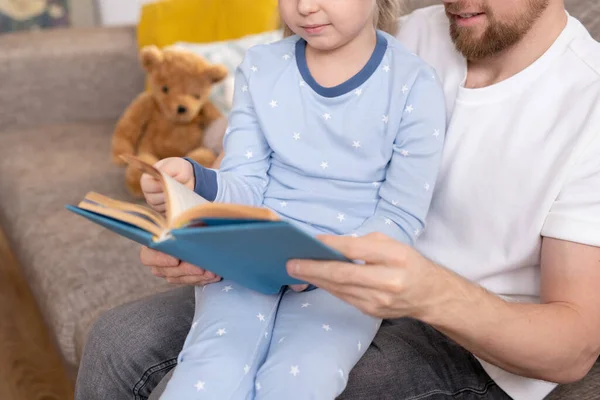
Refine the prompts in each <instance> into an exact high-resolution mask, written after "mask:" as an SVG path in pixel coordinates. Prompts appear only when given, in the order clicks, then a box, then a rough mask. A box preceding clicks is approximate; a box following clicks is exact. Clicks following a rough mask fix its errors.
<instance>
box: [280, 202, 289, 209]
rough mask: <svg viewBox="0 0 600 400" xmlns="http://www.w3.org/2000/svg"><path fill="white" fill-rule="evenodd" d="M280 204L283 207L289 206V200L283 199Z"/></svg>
mask: <svg viewBox="0 0 600 400" xmlns="http://www.w3.org/2000/svg"><path fill="white" fill-rule="evenodd" d="M279 205H280V206H281V207H283V208H286V207H287V201H282V202H281V203H279Z"/></svg>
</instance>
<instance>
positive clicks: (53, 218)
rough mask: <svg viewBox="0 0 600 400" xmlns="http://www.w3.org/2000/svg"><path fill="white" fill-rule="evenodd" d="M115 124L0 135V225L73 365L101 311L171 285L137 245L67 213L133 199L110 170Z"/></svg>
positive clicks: (118, 173) (116, 173) (112, 168)
mask: <svg viewBox="0 0 600 400" xmlns="http://www.w3.org/2000/svg"><path fill="white" fill-rule="evenodd" d="M113 127H114V122H106V123H94V124H92V123H87V124H76V123H73V124H64V125H54V126H44V127H41V128H37V129H28V130H23V129H21V130H12V131H6V132H0V140H1V142H0V143H1V146H0V176H2V179H0V193H1V194H2V200H1V201H0V225H1V226H2V227H3V228H4V229H5V231H6V232H7V235H8V239H9V242H10V244H11V246H12V248H13V250H14V251H15V254H16V257H17V258H18V259H19V261H20V264H21V266H22V268H23V270H24V273H25V275H26V277H27V279H28V281H29V283H30V285H31V288H32V290H33V292H34V294H35V296H36V298H37V300H38V302H39V305H40V307H41V309H42V314H43V315H44V317H45V319H46V321H47V323H48V324H49V325H50V327H51V329H52V331H53V332H55V334H56V337H57V340H58V343H59V345H60V348H61V350H62V352H63V354H64V356H65V358H66V361H67V362H68V363H69V364H70V366H71V367H74V366H75V365H76V364H77V363H78V360H79V354H80V352H79V351H80V349H81V348H82V344H83V338H84V337H86V336H87V331H88V329H89V326H90V323H91V322H92V321H93V320H94V319H95V318H96V317H97V316H98V314H99V313H101V312H103V311H104V310H107V309H109V308H112V307H114V306H116V305H119V304H122V303H124V302H127V301H129V300H134V299H137V298H140V297H142V296H144V295H147V294H151V293H156V292H157V291H161V290H164V289H167V288H169V287H170V286H169V285H168V284H167V283H166V282H165V281H164V280H162V279H158V278H155V277H153V276H152V275H151V273H150V271H148V269H147V268H146V267H144V266H142V265H141V263H140V261H139V258H138V256H139V246H138V245H137V244H136V243H134V242H131V241H128V240H126V239H124V238H122V237H120V236H117V235H116V234H113V233H111V232H110V231H108V230H106V229H103V228H101V227H99V226H97V225H95V224H92V223H90V222H89V221H87V220H84V219H83V218H81V217H79V216H76V215H74V214H72V213H70V212H68V211H67V210H66V209H65V205H66V204H67V203H70V204H77V203H78V202H79V201H80V200H81V198H82V197H83V196H84V195H85V193H86V192H87V191H90V190H94V191H98V192H100V193H103V194H106V195H109V196H115V197H117V198H120V199H124V200H132V199H131V198H130V197H129V196H128V194H127V192H126V191H125V189H124V184H123V170H122V169H120V168H119V167H116V166H113V165H111V164H110V157H109V154H110V151H109V149H110V138H111V136H110V135H111V133H112V130H113Z"/></svg>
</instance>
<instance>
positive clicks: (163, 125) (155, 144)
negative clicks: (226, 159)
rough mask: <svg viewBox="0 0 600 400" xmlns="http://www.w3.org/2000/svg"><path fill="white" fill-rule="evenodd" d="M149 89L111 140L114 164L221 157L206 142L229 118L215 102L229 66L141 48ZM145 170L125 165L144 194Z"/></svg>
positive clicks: (131, 183) (209, 161) (136, 191)
mask: <svg viewBox="0 0 600 400" xmlns="http://www.w3.org/2000/svg"><path fill="white" fill-rule="evenodd" d="M139 58H140V62H141V65H142V67H143V69H144V70H145V71H146V74H147V78H148V84H149V88H148V90H147V91H145V92H144V93H141V94H140V95H138V96H137V97H136V98H135V99H134V100H133V102H132V103H131V104H130V105H129V106H128V107H127V108H126V109H125V111H124V112H123V115H122V116H121V118H120V119H119V121H118V122H117V125H116V127H115V131H114V133H113V136H112V142H111V147H112V148H111V153H112V154H111V155H112V161H113V163H115V164H117V165H120V166H126V164H125V162H124V161H123V159H122V158H121V157H120V156H121V155H135V156H137V157H139V158H141V159H142V160H144V161H146V162H148V163H150V164H154V163H156V162H157V161H158V160H160V159H163V158H167V157H189V158H190V159H193V160H194V161H196V162H198V163H200V164H201V165H203V166H205V167H212V166H213V163H214V162H215V160H216V158H217V154H216V152H215V151H214V150H212V149H210V148H209V147H207V146H206V145H205V143H204V139H205V136H206V135H205V134H206V130H207V129H211V126H212V125H213V124H214V123H215V122H216V121H222V120H223V119H224V117H223V115H222V113H221V111H220V110H219V109H218V108H217V107H216V106H215V105H214V104H213V103H212V102H211V101H210V99H209V96H210V93H211V89H212V87H213V85H215V84H216V83H218V82H220V81H222V80H224V79H225V78H226V77H227V75H228V70H227V68H226V67H225V66H224V65H220V64H211V63H209V62H207V61H206V60H205V59H204V58H202V57H201V56H199V55H197V54H195V53H192V52H190V51H187V50H182V49H177V48H165V49H162V50H161V49H159V48H158V47H156V46H154V45H150V46H145V47H143V48H142V49H141V50H140V53H139ZM140 179H141V172H140V171H139V170H138V169H137V168H135V167H131V166H126V170H125V184H126V187H127V189H128V190H129V192H130V193H131V194H132V195H133V196H134V197H139V198H141V197H142V196H143V193H142V191H141V188H140Z"/></svg>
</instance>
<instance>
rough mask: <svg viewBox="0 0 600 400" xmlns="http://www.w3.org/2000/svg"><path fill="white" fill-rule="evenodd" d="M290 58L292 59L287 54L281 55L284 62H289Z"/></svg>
mask: <svg viewBox="0 0 600 400" xmlns="http://www.w3.org/2000/svg"><path fill="white" fill-rule="evenodd" d="M290 58H292V57H291V56H290V55H289V54H284V55H283V59H284V60H286V61H287V60H289V59H290Z"/></svg>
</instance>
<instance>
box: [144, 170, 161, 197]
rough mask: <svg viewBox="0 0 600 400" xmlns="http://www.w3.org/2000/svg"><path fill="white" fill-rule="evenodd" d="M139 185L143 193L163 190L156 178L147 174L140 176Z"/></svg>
mask: <svg viewBox="0 0 600 400" xmlns="http://www.w3.org/2000/svg"><path fill="white" fill-rule="evenodd" d="M140 186H141V188H142V191H143V192H144V193H159V192H162V191H163V188H162V185H161V184H160V182H159V181H158V179H155V178H154V177H152V176H150V175H148V174H143V175H142V178H141V179H140Z"/></svg>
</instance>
